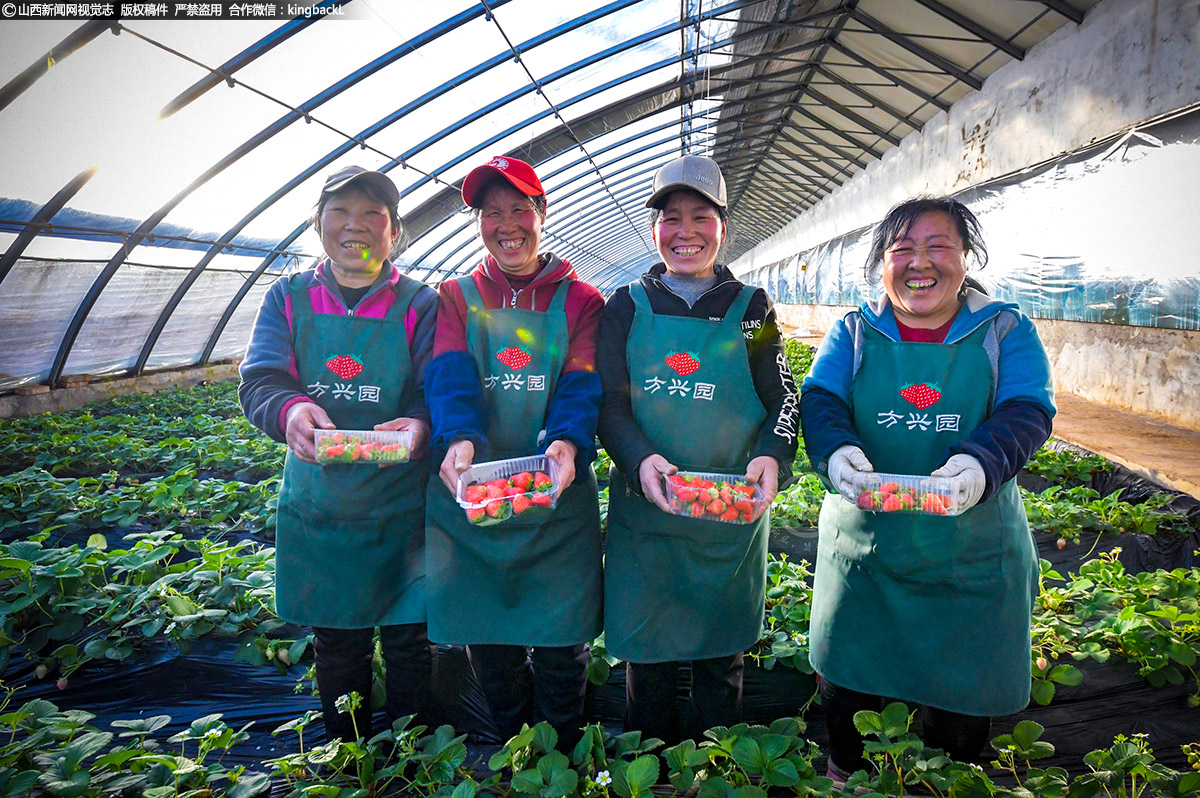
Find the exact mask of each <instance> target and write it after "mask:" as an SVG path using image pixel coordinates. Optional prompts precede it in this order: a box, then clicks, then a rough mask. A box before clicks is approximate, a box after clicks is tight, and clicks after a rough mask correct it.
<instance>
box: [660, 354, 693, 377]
mask: <svg viewBox="0 0 1200 798" xmlns="http://www.w3.org/2000/svg"><path fill="white" fill-rule="evenodd" d="M666 363H667V365H668V366H670V367H671V368H672V369H674V370H675V373H677V374H678V375H679V376H680V377H686V376H687V375H689V374H691V373H692V372H693V371H695V370H696V369H698V368H700V361H699V360H697V359H696V355H695V354H693V353H692V352H672V353H671V354H669V355H667V358H666Z"/></svg>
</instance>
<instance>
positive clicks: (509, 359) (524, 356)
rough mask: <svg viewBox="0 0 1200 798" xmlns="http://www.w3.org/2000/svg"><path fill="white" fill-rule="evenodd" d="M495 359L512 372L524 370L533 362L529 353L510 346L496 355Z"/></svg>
mask: <svg viewBox="0 0 1200 798" xmlns="http://www.w3.org/2000/svg"><path fill="white" fill-rule="evenodd" d="M496 359H497V360H499V361H500V362H501V363H503V364H504V365H506V366H508V367H509V368H510V369H513V370H514V371H517V370H520V369H523V368H525V367H526V366H528V365H529V363H530V361H531V360H533V358H531V357H530V356H529V352H528V350H526V349H523V348H522V347H519V346H510V347H507V348H505V349H501V350H500V351H499V352H497V353H496Z"/></svg>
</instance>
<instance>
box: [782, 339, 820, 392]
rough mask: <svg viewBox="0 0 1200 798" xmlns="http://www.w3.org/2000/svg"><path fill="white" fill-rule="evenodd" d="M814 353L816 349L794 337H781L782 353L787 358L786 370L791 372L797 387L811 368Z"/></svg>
mask: <svg viewBox="0 0 1200 798" xmlns="http://www.w3.org/2000/svg"><path fill="white" fill-rule="evenodd" d="M816 353H817V350H816V349H814V348H813V347H811V346H809V345H808V344H806V343H803V342H801V341H798V340H796V339H795V338H784V339H783V354H784V357H786V358H787V363H788V370H789V371H791V372H792V379H793V380H795V382H796V387H797V388H798V387H799V386H800V383H801V382H803V381H804V378H805V377H807V376H808V372H809V370H810V369H812V362H813V357H814V356H815V355H816Z"/></svg>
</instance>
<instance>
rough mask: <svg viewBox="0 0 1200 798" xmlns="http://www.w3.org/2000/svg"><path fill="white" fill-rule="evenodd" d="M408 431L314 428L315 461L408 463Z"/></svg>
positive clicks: (323, 462) (409, 437)
mask: <svg viewBox="0 0 1200 798" xmlns="http://www.w3.org/2000/svg"><path fill="white" fill-rule="evenodd" d="M412 441H413V434H412V431H411V430H406V429H398V430H376V429H314V430H313V445H314V446H315V447H316V450H317V462H318V463H321V464H322V465H325V464H328V463H371V464H376V463H407V462H408V459H409V457H410V455H411V454H412Z"/></svg>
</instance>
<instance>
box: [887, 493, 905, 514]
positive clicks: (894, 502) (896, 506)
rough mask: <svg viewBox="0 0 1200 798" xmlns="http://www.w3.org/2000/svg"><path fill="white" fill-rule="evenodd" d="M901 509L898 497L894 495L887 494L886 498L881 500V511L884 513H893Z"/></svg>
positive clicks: (902, 506) (902, 507)
mask: <svg viewBox="0 0 1200 798" xmlns="http://www.w3.org/2000/svg"><path fill="white" fill-rule="evenodd" d="M902 509H904V505H902V504H901V503H900V497H899V496H897V495H896V494H894V493H892V494H889V495H888V497H887V498H886V499H884V500H883V511H884V512H885V513H894V512H896V511H897V510H902Z"/></svg>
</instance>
